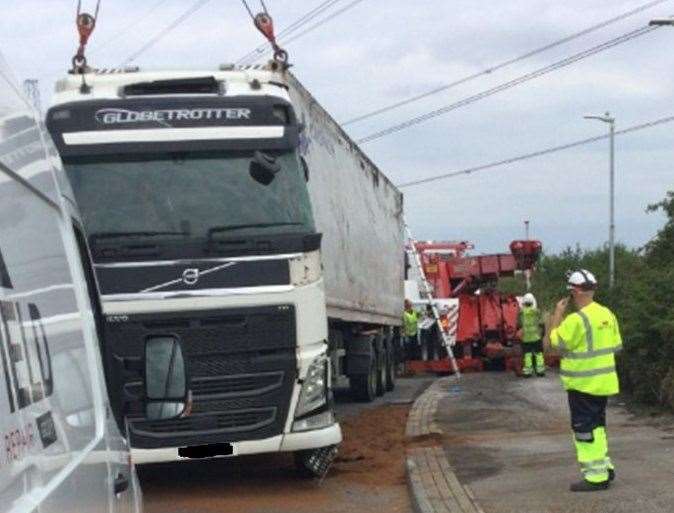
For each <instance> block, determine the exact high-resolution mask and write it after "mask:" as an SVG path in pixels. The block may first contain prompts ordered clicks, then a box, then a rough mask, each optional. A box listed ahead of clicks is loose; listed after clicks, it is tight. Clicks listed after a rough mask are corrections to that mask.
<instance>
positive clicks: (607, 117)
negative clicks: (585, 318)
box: [585, 112, 615, 289]
mask: <svg viewBox="0 0 674 513" xmlns="http://www.w3.org/2000/svg"><path fill="white" fill-rule="evenodd" d="M585 119H595V120H597V121H602V122H604V123H608V125H609V135H610V155H609V166H610V178H609V197H610V199H609V229H608V286H609V288H610V289H612V288H613V286H614V285H615V118H613V117H611V114H610V113H609V112H607V113H606V114H604V115H603V116H585Z"/></svg>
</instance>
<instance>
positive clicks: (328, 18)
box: [283, 0, 363, 45]
mask: <svg viewBox="0 0 674 513" xmlns="http://www.w3.org/2000/svg"><path fill="white" fill-rule="evenodd" d="M361 2H363V0H354V1H353V2H351V3H349V4H347V5H345V6H344V7H342V8H341V9H338V10H337V11H335V12H333V13H330V14H329V15H328V16H326V17H325V18H323V19H322V20H320V21H319V22H317V23H315V24H314V25H312V26H310V27H309V28H308V29H306V30H304V31H302V32H300V33H299V34H295V35H294V36H292V37H291V38H289V39H285V40H283V44H284V45H289V44H290V43H292V42H294V41H297V40H298V39H299V38H301V37H303V36H305V35H306V34H308V33H309V32H313V31H314V30H316V29H317V28H318V27H321V26H323V25H325V24H326V23H328V22H329V21H332V20H334V19H335V18H337V17H338V16H341V15H342V14H344V13H345V12H346V11H348V10H350V9H352V8H353V7H355V6H356V5H358V4H360V3H361Z"/></svg>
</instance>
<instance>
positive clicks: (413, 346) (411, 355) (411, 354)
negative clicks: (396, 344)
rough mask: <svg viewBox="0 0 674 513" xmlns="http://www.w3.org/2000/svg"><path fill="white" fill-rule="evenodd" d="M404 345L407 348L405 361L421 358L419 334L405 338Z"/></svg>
mask: <svg viewBox="0 0 674 513" xmlns="http://www.w3.org/2000/svg"><path fill="white" fill-rule="evenodd" d="M403 347H404V349H405V361H406V362H408V361H410V360H418V359H419V358H421V355H420V353H421V351H420V347H419V341H418V340H417V335H414V336H411V337H409V336H407V337H405V338H403Z"/></svg>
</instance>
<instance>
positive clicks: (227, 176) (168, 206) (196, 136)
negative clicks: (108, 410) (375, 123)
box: [47, 63, 405, 472]
mask: <svg viewBox="0 0 674 513" xmlns="http://www.w3.org/2000/svg"><path fill="white" fill-rule="evenodd" d="M47 125H48V128H49V130H50V132H51V134H52V137H53V139H54V141H55V143H56V145H57V147H58V150H59V152H60V154H61V156H62V158H63V160H64V163H65V168H66V172H67V175H68V178H69V181H70V184H71V186H72V188H73V190H74V198H72V201H73V203H74V204H76V205H77V207H78V208H79V210H80V211H81V213H82V217H83V222H84V226H85V231H86V237H87V241H88V246H89V251H90V257H91V262H92V269H91V271H92V272H91V279H92V281H95V283H96V286H97V287H98V291H99V297H100V304H99V306H98V307H99V309H100V322H99V331H100V334H101V337H102V339H103V341H104V354H105V366H106V371H107V376H108V383H109V386H110V388H111V390H113V391H114V393H113V410H114V411H115V414H116V415H117V417H118V418H121V416H123V415H126V416H128V417H129V418H130V419H132V422H131V424H130V432H131V443H132V446H133V447H134V459H135V461H137V462H158V461H170V460H177V459H181V458H199V457H209V456H220V455H225V456H229V455H243V454H252V453H263V452H277V451H292V452H295V453H296V455H297V456H298V458H297V461H298V463H300V464H301V466H302V467H303V468H305V469H307V468H308V469H311V470H312V471H313V472H318V471H319V468H318V467H320V466H321V464H322V463H321V462H324V461H325V460H327V459H329V456H330V455H334V447H335V446H337V445H338V444H339V443H340V441H341V439H342V435H341V431H340V427H339V424H338V423H337V422H336V420H335V417H334V414H333V406H332V387H333V385H345V384H346V385H349V386H350V387H351V389H352V391H353V393H354V394H355V395H356V396H357V397H358V398H360V399H362V400H372V399H374V397H375V396H376V395H378V394H383V393H384V392H385V391H386V390H391V389H392V388H393V386H394V382H395V354H396V350H395V347H396V336H397V329H398V328H399V325H400V322H401V313H402V308H403V305H402V303H403V294H404V292H403V281H404V266H405V264H404V254H403V246H404V244H403V221H402V214H403V201H402V194H401V193H400V192H399V191H398V190H397V189H396V188H395V187H394V186H393V185H392V184H391V182H390V181H389V180H388V179H387V178H386V177H385V176H384V175H383V174H382V173H381V171H379V169H377V167H376V166H375V165H374V164H373V163H372V162H371V161H370V160H369V159H368V158H367V157H366V156H365V155H364V154H363V153H362V152H361V151H360V149H359V148H358V147H357V145H356V144H355V143H354V142H353V141H352V140H351V139H349V137H348V136H347V135H346V133H345V132H344V131H343V130H342V129H341V128H340V127H339V125H338V124H337V123H336V122H335V121H334V120H333V119H332V118H331V117H330V116H329V115H328V114H327V113H326V111H325V110H324V109H323V108H322V107H321V106H320V105H319V104H318V102H317V101H316V100H315V99H314V98H313V97H312V96H311V95H310V94H309V93H308V92H307V90H306V89H305V88H304V87H303V86H302V85H301V84H300V83H299V82H298V81H297V79H296V78H295V77H294V76H293V75H291V74H290V73H288V72H287V71H285V70H284V69H282V68H281V67H279V66H278V65H277V64H276V63H271V64H270V65H268V66H265V67H259V68H248V69H235V68H233V67H228V66H224V67H221V69H219V70H213V71H208V70H206V71H179V72H172V71H161V72H159V71H157V72H153V71H146V72H145V71H144V72H139V71H113V72H102V71H90V72H89V71H88V72H86V73H84V74H83V75H79V74H74V75H70V76H68V77H67V78H65V79H63V80H61V81H59V82H58V83H57V86H56V95H55V97H54V101H53V106H52V108H51V109H50V110H49V112H48V115H47ZM156 336H166V337H173V338H175V339H176V340H179V341H180V342H181V343H182V347H183V348H184V351H185V355H186V360H187V368H188V371H189V374H190V387H191V391H192V397H193V405H192V411H191V414H190V415H189V416H183V417H182V418H179V419H172V420H168V421H151V420H148V419H146V418H145V417H144V416H143V412H142V411H141V408H140V406H139V403H138V400H139V399H140V398H141V397H142V394H140V393H139V389H140V387H141V383H140V382H139V380H138V377H137V376H134V375H133V374H132V373H129V372H127V371H128V369H129V368H133V367H134V366H136V365H137V360H138V359H139V358H140V356H141V355H142V351H143V349H142V348H143V344H144V341H145V340H146V339H147V338H148V337H156Z"/></svg>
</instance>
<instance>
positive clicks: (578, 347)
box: [550, 303, 622, 396]
mask: <svg viewBox="0 0 674 513" xmlns="http://www.w3.org/2000/svg"><path fill="white" fill-rule="evenodd" d="M550 343H551V345H552V347H554V348H557V349H559V351H560V352H561V355H562V360H561V364H560V374H561V376H562V384H563V385H564V388H565V389H566V390H576V391H578V392H584V393H586V394H591V395H597V396H608V395H615V394H617V393H618V392H619V391H620V386H619V384H618V374H617V373H616V367H615V353H617V352H618V351H620V350H621V349H622V337H621V336H620V328H619V327H618V320H617V319H616V317H615V315H614V314H613V312H611V310H609V309H608V308H606V307H604V306H602V305H600V304H598V303H590V304H589V305H587V306H586V307H585V308H583V309H581V310H580V311H578V312H575V313H572V314H571V315H569V316H568V317H566V319H564V321H562V323H561V324H560V325H559V327H558V328H555V329H554V330H552V332H551V333H550Z"/></svg>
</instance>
